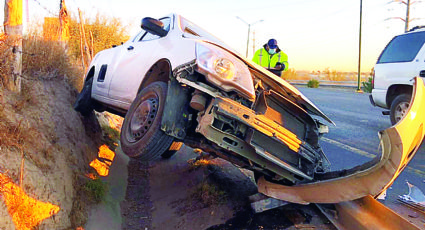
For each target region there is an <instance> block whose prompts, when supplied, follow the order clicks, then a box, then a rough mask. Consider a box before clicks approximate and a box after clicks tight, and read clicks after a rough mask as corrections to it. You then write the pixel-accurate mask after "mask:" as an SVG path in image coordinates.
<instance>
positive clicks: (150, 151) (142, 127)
mask: <svg viewBox="0 0 425 230" xmlns="http://www.w3.org/2000/svg"><path fill="white" fill-rule="evenodd" d="M166 96H167V84H166V83H164V82H154V83H152V84H150V85H148V86H147V87H146V88H144V89H143V90H142V91H141V92H140V93H139V94H138V95H137V97H136V99H134V101H133V103H132V104H131V106H130V109H129V110H128V112H127V114H126V116H125V119H124V124H123V126H122V129H121V148H122V150H123V152H124V153H125V154H127V155H128V156H129V157H134V158H139V159H140V160H143V161H149V160H153V159H155V158H157V157H159V156H161V154H163V153H164V152H165V151H166V150H167V149H168V148H169V147H170V145H171V143H172V142H173V139H174V138H173V137H171V136H168V135H167V134H165V133H164V132H163V131H162V130H161V119H162V114H163V111H164V106H165V99H166Z"/></svg>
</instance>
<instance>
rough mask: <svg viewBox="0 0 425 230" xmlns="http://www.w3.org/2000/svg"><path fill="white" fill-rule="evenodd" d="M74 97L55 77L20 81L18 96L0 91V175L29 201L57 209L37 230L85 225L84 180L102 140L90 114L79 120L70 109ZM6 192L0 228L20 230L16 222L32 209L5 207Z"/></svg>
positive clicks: (1, 192)
mask: <svg viewBox="0 0 425 230" xmlns="http://www.w3.org/2000/svg"><path fill="white" fill-rule="evenodd" d="M76 95H77V91H76V90H75V89H74V88H73V87H72V86H70V85H69V84H68V83H67V82H65V81H64V80H63V79H58V78H54V79H50V80H37V81H32V80H31V81H28V80H27V81H23V87H22V92H21V94H19V95H18V94H15V93H12V92H9V91H7V90H4V89H1V88H0V174H1V175H3V176H5V177H6V178H8V179H9V182H11V183H9V184H12V183H13V184H15V185H17V186H19V187H20V188H22V190H23V191H24V192H25V193H26V194H27V195H28V196H29V197H31V198H34V199H36V200H38V201H41V202H46V203H51V204H53V205H57V206H59V208H60V210H59V212H57V214H55V215H53V216H52V217H48V218H47V219H45V220H43V221H42V222H41V223H40V224H39V225H38V228H37V229H76V227H78V226H82V225H83V224H84V223H85V222H86V220H87V216H88V208H89V207H88V206H89V205H90V202H91V201H90V198H88V197H90V196H88V195H87V194H86V193H87V189H84V188H85V187H84V183H86V182H87V181H88V180H89V179H88V178H87V177H86V176H85V175H86V174H87V173H90V172H93V169H91V168H90V166H89V163H90V162H91V161H92V160H93V159H95V158H96V156H97V152H98V147H99V146H100V145H101V144H102V138H103V137H102V129H101V126H100V125H99V123H98V122H97V119H96V117H95V115H94V114H93V115H92V116H91V117H89V118H83V117H81V116H80V115H79V114H78V113H76V112H75V111H74V110H73V107H72V104H73V102H74V100H75V97H76ZM22 166H23V167H22ZM1 185H3V186H5V184H2V183H0V186H1ZM7 192H9V193H10V190H7V189H5V188H0V197H1V198H3V199H1V200H2V201H0V229H15V227H16V229H23V228H20V227H18V226H16V225H18V224H17V223H16V218H18V216H21V217H22V219H28V218H32V217H33V215H37V210H31V207H22V206H18V207H16V205H15V206H14V207H10V204H11V203H13V202H9V206H8V205H7V204H8V203H7V202H6V197H10V196H8V194H5V193H7ZM9 195H10V194H9ZM16 199H18V198H16ZM15 203H19V202H15ZM12 216H13V219H12ZM18 219H19V218H18Z"/></svg>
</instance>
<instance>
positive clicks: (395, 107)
mask: <svg viewBox="0 0 425 230" xmlns="http://www.w3.org/2000/svg"><path fill="white" fill-rule="evenodd" d="M410 98H411V97H410V95H408V94H400V95H398V96H397V97H396V98H395V99H394V100H393V102H392V103H391V109H390V120H391V124H392V125H395V124H397V122H399V121H400V120H401V119H403V117H404V116H405V115H406V114H407V112H408V109H409V105H410Z"/></svg>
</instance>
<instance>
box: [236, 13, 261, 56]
mask: <svg viewBox="0 0 425 230" xmlns="http://www.w3.org/2000/svg"><path fill="white" fill-rule="evenodd" d="M236 18H237V19H239V20H241V21H242V22H243V23H245V24H246V25H247V26H248V38H247V41H246V57H248V47H249V34H250V33H251V26H253V25H254V24H257V23H259V22H262V21H264V20H258V21H256V22H253V23H248V22H246V21H245V20H243V19H242V18H240V17H239V16H236Z"/></svg>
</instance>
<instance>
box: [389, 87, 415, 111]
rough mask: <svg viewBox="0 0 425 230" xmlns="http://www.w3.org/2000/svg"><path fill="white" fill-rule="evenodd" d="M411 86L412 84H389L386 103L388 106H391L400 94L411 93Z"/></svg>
mask: <svg viewBox="0 0 425 230" xmlns="http://www.w3.org/2000/svg"><path fill="white" fill-rule="evenodd" d="M412 90H413V86H412V85H391V86H390V87H388V91H387V96H386V103H387V106H388V108H390V107H391V104H392V103H393V101H394V99H395V98H396V97H397V96H398V95H401V94H409V95H411V94H412Z"/></svg>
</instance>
